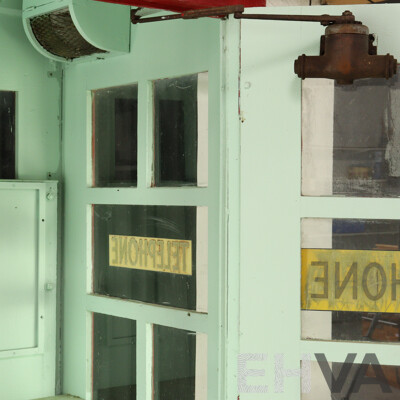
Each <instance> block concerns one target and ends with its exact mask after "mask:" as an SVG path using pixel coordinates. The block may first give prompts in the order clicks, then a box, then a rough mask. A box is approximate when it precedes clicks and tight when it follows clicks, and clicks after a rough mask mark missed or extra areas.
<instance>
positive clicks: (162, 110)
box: [153, 73, 208, 186]
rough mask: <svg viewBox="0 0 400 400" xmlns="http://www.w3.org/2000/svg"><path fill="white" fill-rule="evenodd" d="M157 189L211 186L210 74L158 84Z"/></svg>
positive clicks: (156, 122)
mask: <svg viewBox="0 0 400 400" xmlns="http://www.w3.org/2000/svg"><path fill="white" fill-rule="evenodd" d="M154 114H155V121H154V122H155V125H154V141H155V144H154V147H155V148H154V150H155V157H154V178H153V181H154V182H153V184H154V185H155V186H207V183H208V164H207V163H208V73H200V74H195V75H188V76H182V77H178V78H170V79H161V80H158V81H155V82H154Z"/></svg>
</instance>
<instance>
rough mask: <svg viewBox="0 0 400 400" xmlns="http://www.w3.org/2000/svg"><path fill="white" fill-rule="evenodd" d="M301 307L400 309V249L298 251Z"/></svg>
mask: <svg viewBox="0 0 400 400" xmlns="http://www.w3.org/2000/svg"><path fill="white" fill-rule="evenodd" d="M301 265H302V269H301V272H302V276H301V307H302V309H304V310H331V311H360V312H388V313H399V312H400V252H399V251H375V250H316V249H302V252H301Z"/></svg>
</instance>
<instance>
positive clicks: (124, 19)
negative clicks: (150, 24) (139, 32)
mask: <svg viewBox="0 0 400 400" xmlns="http://www.w3.org/2000/svg"><path fill="white" fill-rule="evenodd" d="M23 20H24V27H25V31H26V33H27V35H28V37H29V39H30V41H31V42H32V44H33V45H34V47H36V49H37V50H39V51H40V52H41V53H42V54H44V55H45V56H47V57H49V58H51V59H53V60H57V61H67V60H69V61H71V60H75V59H78V58H81V57H85V56H99V55H100V56H104V55H105V54H109V53H113V54H114V53H115V54H121V53H126V52H128V51H129V43H130V26H131V24H130V7H128V6H120V5H112V4H107V3H99V2H97V1H93V0H61V1H60V0H24V3H23Z"/></svg>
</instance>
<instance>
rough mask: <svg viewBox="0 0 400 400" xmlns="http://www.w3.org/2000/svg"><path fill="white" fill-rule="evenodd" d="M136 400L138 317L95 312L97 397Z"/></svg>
mask: <svg viewBox="0 0 400 400" xmlns="http://www.w3.org/2000/svg"><path fill="white" fill-rule="evenodd" d="M117 399H118V400H136V321H132V320H129V319H125V318H118V317H113V316H110V315H104V314H96V313H94V314H93V400H117Z"/></svg>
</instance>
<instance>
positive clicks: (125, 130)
mask: <svg viewBox="0 0 400 400" xmlns="http://www.w3.org/2000/svg"><path fill="white" fill-rule="evenodd" d="M137 95H138V87H137V85H136V84H135V85H129V86H119V87H113V88H107V89H99V90H94V91H93V92H92V98H93V106H92V107H93V110H92V112H93V116H92V120H93V127H92V129H93V155H92V157H93V160H92V161H93V185H94V186H98V187H106V186H108V187H110V186H111V187H112V186H136V183H137V107H138V105H137Z"/></svg>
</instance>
